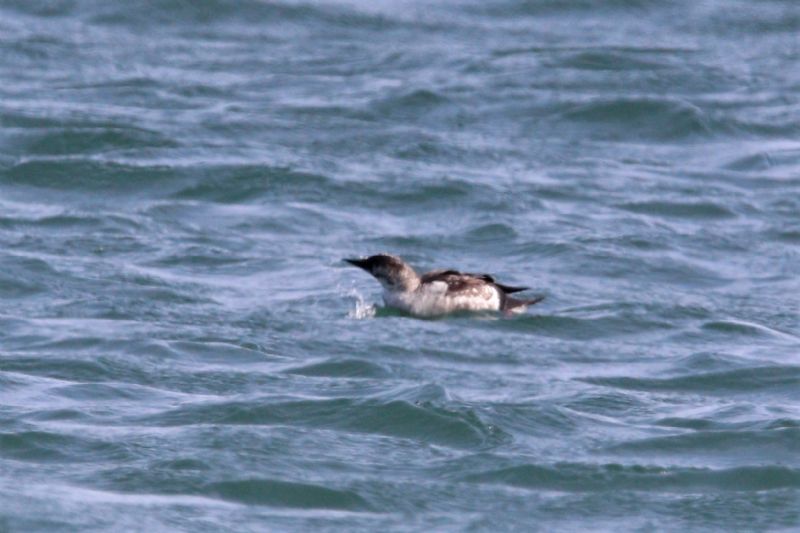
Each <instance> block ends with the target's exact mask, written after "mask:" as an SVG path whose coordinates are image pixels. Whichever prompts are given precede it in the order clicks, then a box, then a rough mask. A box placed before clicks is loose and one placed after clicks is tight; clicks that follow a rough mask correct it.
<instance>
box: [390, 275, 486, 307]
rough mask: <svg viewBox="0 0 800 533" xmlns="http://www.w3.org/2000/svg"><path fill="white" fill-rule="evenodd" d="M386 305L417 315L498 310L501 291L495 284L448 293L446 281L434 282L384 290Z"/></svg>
mask: <svg viewBox="0 0 800 533" xmlns="http://www.w3.org/2000/svg"><path fill="white" fill-rule="evenodd" d="M383 300H384V302H385V303H386V305H388V306H390V307H396V308H398V309H401V310H403V311H405V312H407V313H411V314H413V315H417V316H437V315H444V314H447V313H453V312H456V311H498V310H499V309H500V293H499V291H498V290H497V288H495V287H494V286H492V285H482V286H478V287H472V288H470V289H468V290H464V291H460V292H457V293H450V294H448V293H447V283H446V282H444V281H434V282H431V283H426V284H424V285H421V286H420V287H419V288H418V289H417V290H414V291H408V292H393V291H384V293H383Z"/></svg>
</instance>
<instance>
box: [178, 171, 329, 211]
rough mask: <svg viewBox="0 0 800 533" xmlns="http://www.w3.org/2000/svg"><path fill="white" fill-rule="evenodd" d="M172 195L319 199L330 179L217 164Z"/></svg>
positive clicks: (233, 199) (224, 198) (225, 200)
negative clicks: (217, 165)
mask: <svg viewBox="0 0 800 533" xmlns="http://www.w3.org/2000/svg"><path fill="white" fill-rule="evenodd" d="M194 181H195V182H194V183H193V184H191V185H189V186H188V187H184V188H182V189H180V190H178V191H177V192H175V193H174V194H173V195H172V196H173V197H174V198H176V199H181V200H205V201H211V202H220V203H240V202H247V201H251V200H255V199H257V198H261V197H264V196H269V195H273V196H282V195H287V196H290V197H291V198H292V200H293V201H295V202H299V201H304V200H320V199H322V198H323V196H324V194H325V191H326V190H327V189H328V188H329V185H330V180H329V179H328V178H327V177H325V176H321V175H318V174H310V173H307V172H297V171H294V170H291V169H289V168H282V167H270V166H259V165H242V166H232V167H218V168H214V169H208V170H205V171H203V173H202V177H201V179H199V180H197V179H195V180H194Z"/></svg>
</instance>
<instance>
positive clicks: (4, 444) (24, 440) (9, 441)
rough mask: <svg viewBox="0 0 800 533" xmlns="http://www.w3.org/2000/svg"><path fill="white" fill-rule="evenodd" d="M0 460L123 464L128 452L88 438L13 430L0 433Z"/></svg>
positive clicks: (121, 447)
mask: <svg viewBox="0 0 800 533" xmlns="http://www.w3.org/2000/svg"><path fill="white" fill-rule="evenodd" d="M0 457H6V458H11V459H15V460H18V461H30V462H37V463H39V462H42V463H49V462H58V463H70V462H96V461H102V460H109V461H124V460H129V459H130V452H129V450H128V447H127V446H126V445H125V444H124V443H112V442H106V441H105V440H102V439H97V438H91V437H88V436H76V435H66V434H60V433H52V432H48V431H16V432H14V433H0Z"/></svg>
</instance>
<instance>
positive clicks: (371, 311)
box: [347, 288, 377, 320]
mask: <svg viewBox="0 0 800 533" xmlns="http://www.w3.org/2000/svg"><path fill="white" fill-rule="evenodd" d="M347 296H349V297H351V298H353V299H354V300H355V307H354V308H353V309H351V310H350V311H348V313H347V318H352V319H354V320H365V319H368V318H374V317H375V312H376V311H377V308H376V306H375V305H374V304H370V303H367V302H366V301H365V300H364V296H363V295H362V294H361V293H360V292H358V289H356V288H351V289H350V290H349V291H348V292H347Z"/></svg>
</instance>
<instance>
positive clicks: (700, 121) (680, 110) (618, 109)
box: [561, 98, 715, 140]
mask: <svg viewBox="0 0 800 533" xmlns="http://www.w3.org/2000/svg"><path fill="white" fill-rule="evenodd" d="M561 118H563V119H564V120H567V121H570V122H573V123H578V124H584V125H589V126H591V127H592V128H593V130H588V131H587V133H589V135H593V136H605V137H607V136H611V137H613V138H618V139H630V138H635V139H640V138H646V139H653V140H681V139H687V138H692V137H698V136H703V137H705V136H708V135H710V134H711V133H712V132H713V131H714V129H715V126H714V125H713V124H712V122H711V121H710V120H709V118H708V116H707V115H706V114H705V113H704V112H703V111H702V110H701V109H700V108H698V107H697V106H694V105H692V104H690V103H688V102H685V101H681V100H669V99H651V98H618V99H613V100H595V101H592V102H589V103H581V104H575V105H573V106H571V107H570V108H569V109H567V110H566V111H564V112H562V113H561Z"/></svg>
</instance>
